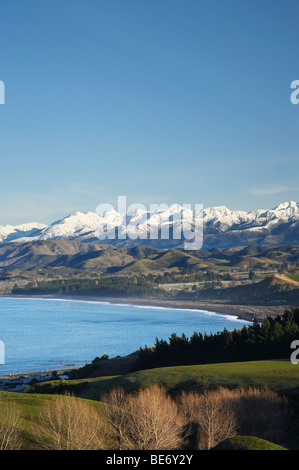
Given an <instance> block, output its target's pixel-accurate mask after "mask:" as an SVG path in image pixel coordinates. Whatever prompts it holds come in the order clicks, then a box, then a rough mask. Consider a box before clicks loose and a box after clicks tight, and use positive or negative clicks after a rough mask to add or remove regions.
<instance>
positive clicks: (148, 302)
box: [0, 294, 294, 322]
mask: <svg viewBox="0 0 299 470" xmlns="http://www.w3.org/2000/svg"><path fill="white" fill-rule="evenodd" d="M1 297H10V298H25V299H37V298H39V299H47V300H71V301H81V302H99V303H109V304H126V305H135V306H141V307H158V308H159V307H160V308H177V309H183V310H188V309H192V310H201V311H207V312H210V313H214V314H216V315H217V314H218V315H230V316H232V317H236V318H238V319H240V320H245V321H249V322H252V321H253V320H254V319H256V320H257V321H263V320H265V319H266V317H267V316H270V317H275V316H277V315H280V314H282V313H283V312H284V311H285V310H286V309H291V308H292V307H294V305H291V304H276V305H274V304H273V305H269V304H267V305H264V304H233V303H224V302H212V301H199V300H166V299H150V298H146V299H144V298H128V297H100V296H90V295H89V296H88V295H59V294H49V295H43V294H40V295H38V294H36V295H13V294H11V295H10V294H0V298H1Z"/></svg>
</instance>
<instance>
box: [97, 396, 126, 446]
mask: <svg viewBox="0 0 299 470" xmlns="http://www.w3.org/2000/svg"><path fill="white" fill-rule="evenodd" d="M100 401H101V402H102V404H103V406H102V408H101V413H102V416H103V417H104V418H105V419H106V421H107V423H108V428H107V432H108V441H109V443H108V446H109V448H111V449H117V450H124V449H126V448H127V445H128V438H127V430H126V421H127V414H128V411H127V409H128V398H127V395H126V393H125V390H124V389H123V388H122V387H116V388H114V389H112V390H110V391H109V392H106V393H104V394H103V395H101V397H100Z"/></svg>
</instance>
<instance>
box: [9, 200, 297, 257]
mask: <svg viewBox="0 0 299 470" xmlns="http://www.w3.org/2000/svg"><path fill="white" fill-rule="evenodd" d="M182 210H183V206H180V205H179V204H174V205H172V206H170V207H169V208H168V209H166V210H157V211H155V212H149V211H143V210H140V209H137V210H135V211H131V213H127V214H121V213H119V212H117V211H116V210H114V209H113V210H110V211H107V212H106V213H105V214H104V215H103V216H100V215H98V214H96V213H95V212H90V211H89V212H87V213H83V212H79V211H76V212H74V213H71V214H70V215H67V216H65V217H63V218H61V219H59V220H56V221H54V222H53V223H50V224H48V225H46V224H40V223H36V222H35V223H26V224H20V225H17V226H12V225H2V226H0V245H1V244H4V243H10V242H22V243H24V242H28V241H37V240H77V241H80V242H89V243H90V242H92V243H100V244H107V243H108V244H110V245H113V246H115V247H118V248H119V247H128V246H131V247H132V246H140V245H142V246H152V247H155V248H162V249H173V248H183V246H184V237H183V236H182V237H181V238H180V239H179V238H178V237H175V236H173V233H174V231H175V230H179V231H181V229H182V220H184V221H185V220H187V221H188V222H189V223H190V226H191V227H193V228H194V226H195V224H196V223H198V221H199V220H200V217H201V216H202V219H201V220H202V223H203V235H204V238H203V248H204V249H212V248H217V247H219V248H222V249H223V248H231V247H233V246H248V245H261V244H263V245H280V244H295V245H297V244H299V203H297V202H294V201H289V202H283V203H280V204H278V205H277V206H276V207H274V208H273V209H255V210H252V211H249V212H246V211H240V210H236V211H233V210H230V209H229V208H227V207H226V206H224V205H222V206H215V207H209V208H206V209H203V210H202V213H201V212H196V211H193V210H191V209H187V210H186V211H185V212H184V213H183V212H182ZM182 214H184V215H183V216H182ZM150 225H151V226H152V227H154V228H155V229H156V231H157V234H158V238H157V239H153V238H150V235H149V226H150ZM136 227H137V228H138V233H136V230H137V228H136ZM99 229H100V230H103V229H105V230H106V231H105V233H106V235H107V238H106V239H100V238H99V236H98V233H99V232H98V230H99ZM167 231H169V234H170V236H169V238H167V237H166V238H163V237H162V234H163V233H164V234H165V233H168V232H167ZM115 233H116V236H115V238H114V239H113V238H111V237H113V234H115Z"/></svg>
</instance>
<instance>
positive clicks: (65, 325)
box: [0, 297, 250, 375]
mask: <svg viewBox="0 0 299 470" xmlns="http://www.w3.org/2000/svg"><path fill="white" fill-rule="evenodd" d="M248 324H250V322H247V321H245V320H241V319H238V318H237V317H235V316H233V315H227V314H221V312H220V313H213V312H206V311H202V310H195V309H183V308H165V307H154V306H138V305H133V304H116V303H108V302H97V301H90V300H71V299H44V298H13V297H0V340H1V341H3V343H4V346H5V361H4V362H5V363H4V364H0V375H4V374H10V373H12V371H13V372H14V373H20V372H22V373H25V372H35V371H47V370H53V369H54V370H55V369H59V368H65V367H70V366H81V365H84V364H86V363H90V362H91V361H92V360H93V359H94V358H95V357H96V356H99V357H101V356H102V355H103V354H108V356H109V358H113V357H116V356H126V355H128V354H131V353H133V352H134V351H136V350H138V349H139V348H140V347H144V346H149V347H150V346H153V345H154V343H155V340H156V338H158V339H164V340H168V339H169V337H170V335H171V334H172V333H176V334H177V335H178V336H181V335H182V333H185V335H186V336H187V337H190V336H191V335H192V334H193V333H194V332H195V331H196V332H201V333H203V334H204V333H208V334H209V333H217V332H218V331H223V329H224V328H227V329H228V330H233V329H235V328H241V327H242V326H243V325H248Z"/></svg>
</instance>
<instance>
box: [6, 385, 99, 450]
mask: <svg viewBox="0 0 299 470" xmlns="http://www.w3.org/2000/svg"><path fill="white" fill-rule="evenodd" d="M56 399H57V396H56V395H47V394H46V395H39V394H26V393H25V394H24V393H14V392H3V391H0V406H2V405H3V406H7V404H8V403H9V402H13V403H14V404H16V405H18V407H19V409H20V411H21V419H20V423H19V426H18V428H19V430H20V432H21V435H22V441H23V444H22V448H21V449H26V450H32V449H36V444H35V443H34V433H35V431H36V429H37V428H38V427H39V424H38V416H39V413H40V409H41V406H42V404H43V403H44V402H46V401H54V400H56ZM65 399H68V397H65ZM78 400H79V398H78ZM90 403H91V404H92V405H93V406H95V407H96V408H100V407H101V406H102V404H101V403H99V402H96V401H94V400H93V401H90Z"/></svg>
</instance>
